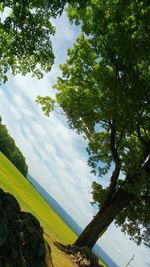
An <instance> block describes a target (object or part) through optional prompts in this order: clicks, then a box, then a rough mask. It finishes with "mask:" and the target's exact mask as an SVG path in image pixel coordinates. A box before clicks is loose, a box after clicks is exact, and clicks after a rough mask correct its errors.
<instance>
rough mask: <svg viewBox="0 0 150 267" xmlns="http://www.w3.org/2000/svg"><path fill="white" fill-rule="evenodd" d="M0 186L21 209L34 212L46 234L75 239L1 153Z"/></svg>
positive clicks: (63, 239)
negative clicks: (13, 197) (14, 199)
mask: <svg viewBox="0 0 150 267" xmlns="http://www.w3.org/2000/svg"><path fill="white" fill-rule="evenodd" d="M0 188H2V189H3V190H5V191H7V192H10V193H11V194H13V195H14V196H15V197H16V199H17V200H18V202H19V204H20V206H21V208H22V210H24V211H28V212H31V213H32V214H34V215H35V216H36V217H37V218H38V219H39V221H40V223H41V225H42V227H43V228H44V231H46V232H47V234H49V235H50V236H52V237H53V238H55V239H58V240H59V241H61V242H68V243H69V242H73V241H74V240H75V238H76V235H75V233H74V232H73V231H72V230H71V229H70V228H69V226H68V225H67V224H66V223H65V222H64V221H63V220H62V219H61V217H60V216H59V215H58V214H57V213H56V212H55V210H54V209H53V208H52V207H50V205H49V204H48V203H47V202H46V201H45V200H44V199H43V197H42V196H41V195H40V194H39V193H38V192H37V191H36V189H35V188H34V187H33V186H32V185H31V183H30V182H29V181H28V180H27V179H25V178H24V176H23V175H22V174H21V173H20V172H19V171H18V170H17V169H16V168H15V167H14V165H13V164H12V163H11V162H10V161H9V160H8V159H7V158H6V157H5V156H4V155H3V154H2V153H0Z"/></svg>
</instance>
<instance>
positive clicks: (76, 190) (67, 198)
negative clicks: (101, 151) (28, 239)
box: [0, 14, 150, 267]
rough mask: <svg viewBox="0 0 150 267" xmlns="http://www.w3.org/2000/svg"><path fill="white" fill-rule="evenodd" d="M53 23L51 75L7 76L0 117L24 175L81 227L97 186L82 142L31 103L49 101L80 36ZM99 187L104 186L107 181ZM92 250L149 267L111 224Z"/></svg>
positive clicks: (149, 258) (141, 251)
mask: <svg viewBox="0 0 150 267" xmlns="http://www.w3.org/2000/svg"><path fill="white" fill-rule="evenodd" d="M53 23H54V24H55V26H56V35H55V37H53V38H52V40H53V48H54V52H55V56H56V59H55V64H54V66H53V67H52V70H51V72H50V73H49V74H46V75H44V78H43V79H41V80H37V79H35V78H32V77H31V76H30V75H27V76H26V77H22V76H21V75H17V76H15V77H12V76H10V78H9V82H7V83H6V84H5V85H2V86H1V88H0V115H1V116H2V119H3V122H4V123H5V124H6V125H7V128H8V130H9V132H10V134H11V136H12V137H13V138H14V139H15V141H16V144H17V145H18V147H19V148H20V149H21V151H22V152H23V154H24V156H25V157H26V161H27V164H28V166H29V173H30V174H31V175H32V176H33V177H34V178H35V179H36V180H37V181H38V182H39V183H40V184H41V185H42V186H43V187H44V189H46V190H47V191H48V193H50V194H51V195H52V197H54V198H55V199H56V200H57V201H58V203H59V204H60V205H61V206H62V207H63V208H64V209H65V210H66V211H67V212H68V213H69V214H70V215H71V216H72V217H73V218H74V219H75V220H76V221H77V222H78V224H80V226H82V227H84V226H85V225H86V224H87V223H88V222H89V221H90V220H91V219H92V217H93V215H94V214H95V210H94V208H93V207H92V206H91V205H90V201H91V200H92V198H91V193H90V192H91V183H92V181H93V180H97V181H98V178H97V177H94V176H93V175H91V173H90V169H89V167H88V165H87V159H88V155H87V153H86V151H85V148H86V142H85V140H84V139H83V138H82V136H79V135H77V134H76V132H73V131H72V130H70V129H69V128H68V127H67V122H66V120H65V117H63V116H61V115H58V114H56V113H55V112H54V113H52V114H51V117H50V118H47V117H45V116H44V115H43V114H42V112H41V110H40V107H39V106H38V105H37V104H36V103H35V99H36V97H37V96H38V95H41V96H45V95H51V96H53V95H54V93H55V92H54V90H53V89H52V85H53V84H55V82H56V77H57V76H58V75H59V74H60V71H59V64H60V63H63V62H65V59H66V49H67V47H70V46H72V44H73V43H74V41H75V39H76V37H77V36H78V34H79V31H80V29H79V28H77V27H75V26H72V25H70V24H69V22H68V20H67V18H66V16H65V15H64V14H63V16H62V17H61V18H59V19H57V20H55V21H53ZM101 182H102V183H103V184H104V185H106V183H107V179H101ZM98 244H99V245H100V246H101V248H102V249H104V250H105V252H106V253H108V254H109V256H110V257H111V258H112V259H113V260H114V261H115V262H116V263H117V264H118V265H119V266H120V267H124V266H125V265H126V264H127V262H128V261H129V259H130V258H131V257H132V255H133V254H135V260H134V261H133V262H132V263H131V264H130V266H131V267H148V266H150V263H149V262H150V255H149V250H148V249H146V248H145V247H144V246H140V247H137V246H136V245H135V244H134V242H131V241H129V238H128V237H127V236H125V235H123V234H122V233H121V232H120V230H119V229H117V228H116V227H115V226H114V225H113V224H112V225H111V226H110V227H109V229H108V231H107V233H106V234H105V235H104V236H103V237H102V238H101V240H99V242H98Z"/></svg>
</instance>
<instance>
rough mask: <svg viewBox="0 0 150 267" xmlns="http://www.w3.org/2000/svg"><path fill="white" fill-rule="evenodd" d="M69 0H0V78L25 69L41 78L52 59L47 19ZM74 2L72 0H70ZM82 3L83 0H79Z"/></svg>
mask: <svg viewBox="0 0 150 267" xmlns="http://www.w3.org/2000/svg"><path fill="white" fill-rule="evenodd" d="M69 2H70V0H68V1H66V0H55V1H53V0H51V1H47V0H32V1H31V0H17V1H16V0H6V1H4V0H2V1H1V2H0V13H1V17H0V51H1V55H0V80H1V81H3V82H6V81H7V79H8V71H10V72H11V73H12V74H13V75H15V74H18V73H21V74H22V75H25V74H27V73H29V72H31V73H32V75H33V76H37V77H38V78H41V77H42V76H43V73H44V71H45V72H48V71H50V69H51V66H52V64H53V63H54V54H53V51H52V43H51V36H52V35H54V33H55V28H54V26H53V25H52V23H51V22H50V19H51V18H56V17H57V16H59V15H61V13H62V12H63V9H64V6H65V5H66V3H69ZM72 2H76V1H72ZM80 2H81V4H80V5H82V2H83V3H84V0H83V1H80Z"/></svg>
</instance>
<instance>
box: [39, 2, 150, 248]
mask: <svg viewBox="0 0 150 267" xmlns="http://www.w3.org/2000/svg"><path fill="white" fill-rule="evenodd" d="M149 12H150V6H149V5H148V1H140V0H136V1H135V0H131V1H124V0H120V1H117V0H112V1H109V0H105V1H104V0H101V1H97V0H91V1H89V2H88V4H87V6H86V8H84V9H82V8H81V7H79V6H78V5H75V4H72V5H70V6H69V7H68V15H69V17H70V20H71V21H74V22H75V23H76V24H81V26H82V33H81V35H80V36H79V37H78V39H77V41H76V43H75V44H74V46H73V48H71V49H68V60H67V62H66V63H65V64H63V65H61V66H60V68H61V70H62V77H58V80H57V84H56V85H55V88H56V89H57V93H56V99H51V98H50V97H49V96H47V97H38V99H37V102H38V103H40V104H41V105H42V109H43V111H44V112H45V114H46V115H49V113H50V111H51V110H53V109H54V108H55V103H57V104H59V106H60V107H61V108H62V109H63V111H64V112H65V114H66V116H67V119H68V124H69V126H70V128H73V129H75V130H76V131H77V132H78V133H79V134H82V135H83V136H84V137H85V138H86V139H87V142H88V147H87V151H88V153H89V162H88V163H89V165H90V166H91V168H92V171H93V172H94V173H95V174H97V175H99V176H104V175H109V173H110V172H111V175H110V182H109V185H108V187H107V188H103V187H102V186H101V185H100V184H98V183H96V182H94V183H93V185H92V191H93V203H96V204H97V205H98V206H99V211H98V213H97V214H96V216H95V217H94V218H93V220H92V221H91V222H90V223H89V224H88V225H87V227H86V228H85V229H84V230H83V232H82V233H81V235H80V236H79V237H78V238H77V240H76V241H75V245H77V246H79V247H82V246H84V245H85V246H88V247H89V248H91V249H92V248H93V246H94V245H95V243H96V241H97V240H98V238H99V236H101V235H102V234H103V233H104V232H105V230H106V229H107V227H108V226H109V225H110V224H111V223H112V221H114V220H115V223H116V224H117V225H118V226H120V227H121V229H122V231H123V232H126V233H128V234H129V235H130V236H131V239H134V240H135V241H136V243H137V244H140V243H141V242H142V241H143V242H144V244H145V245H148V246H150V242H149V225H150V205H149V203H150V76H149V70H150V69H149V62H150V54H149V47H150V38H149V37H150V36H149V32H150V31H149V29H150V25H149V21H148V18H149Z"/></svg>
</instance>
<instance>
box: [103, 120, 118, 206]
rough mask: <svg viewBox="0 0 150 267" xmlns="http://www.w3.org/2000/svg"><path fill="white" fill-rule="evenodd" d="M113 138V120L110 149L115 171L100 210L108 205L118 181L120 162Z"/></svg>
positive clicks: (114, 135) (114, 131)
mask: <svg viewBox="0 0 150 267" xmlns="http://www.w3.org/2000/svg"><path fill="white" fill-rule="evenodd" d="M115 137H116V126H115V120H114V119H113V121H112V124H111V134H110V148H111V153H112V157H113V160H114V162H115V169H114V171H113V173H112V176H111V179H110V185H109V189H108V193H107V197H106V200H105V203H104V205H103V206H102V209H104V208H106V206H107V205H108V204H109V203H110V201H111V199H112V197H113V195H114V192H115V189H116V185H117V181H118V178H119V174H120V169H121V160H120V158H119V155H118V151H117V148H116V146H115Z"/></svg>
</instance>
